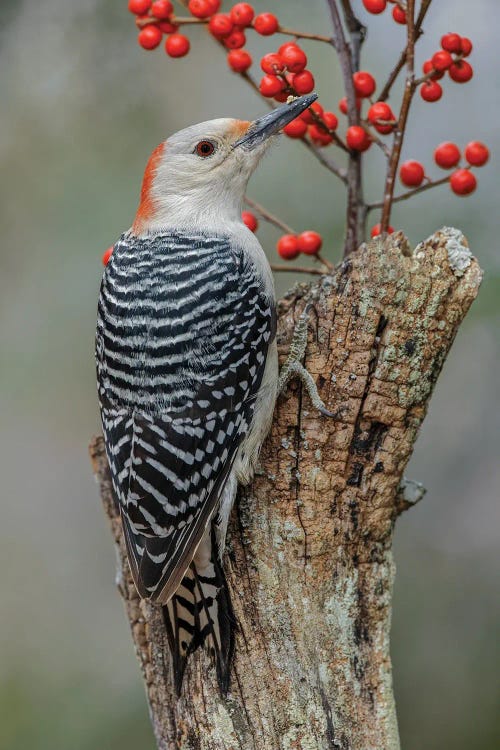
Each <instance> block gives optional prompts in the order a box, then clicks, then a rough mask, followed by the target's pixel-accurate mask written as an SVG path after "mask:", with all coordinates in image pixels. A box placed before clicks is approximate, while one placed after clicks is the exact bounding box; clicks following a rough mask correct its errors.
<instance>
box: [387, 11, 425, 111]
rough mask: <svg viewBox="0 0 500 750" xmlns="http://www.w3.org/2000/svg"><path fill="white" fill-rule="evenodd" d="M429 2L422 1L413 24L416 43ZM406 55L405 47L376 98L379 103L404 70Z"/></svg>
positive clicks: (388, 93) (389, 91) (421, 31)
mask: <svg viewBox="0 0 500 750" xmlns="http://www.w3.org/2000/svg"><path fill="white" fill-rule="evenodd" d="M431 2H432V0H422V5H421V6H420V12H419V14H418V18H417V20H416V22H415V41H417V39H419V38H420V37H421V36H422V34H423V30H422V24H423V22H424V19H425V16H426V14H427V11H428V10H429V6H430V4H431ZM406 54H407V47H405V48H404V50H403V51H402V52H401V55H400V57H399V60H398V62H397V63H396V66H395V67H394V69H393V70H392V71H391V73H390V75H389V78H388V79H387V83H386V84H385V86H384V88H383V89H382V91H381V92H380V94H379V96H378V101H379V102H385V101H386V100H387V99H388V98H389V95H390V93H391V89H392V87H393V85H394V82H395V81H396V78H397V77H398V75H399V74H400V72H401V70H402V69H403V68H404V64H405V62H406Z"/></svg>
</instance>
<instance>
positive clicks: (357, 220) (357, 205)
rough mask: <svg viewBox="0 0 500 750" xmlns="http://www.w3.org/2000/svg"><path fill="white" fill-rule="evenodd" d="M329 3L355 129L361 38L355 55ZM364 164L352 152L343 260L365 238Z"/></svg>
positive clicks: (329, 1) (331, 0) (333, 5)
mask: <svg viewBox="0 0 500 750" xmlns="http://www.w3.org/2000/svg"><path fill="white" fill-rule="evenodd" d="M326 2H327V5H328V8H329V10H330V15H331V18H332V25H333V39H334V42H335V49H336V50H337V53H338V56H339V62H340V68H341V70H342V77H343V80H344V88H345V92H346V98H347V112H348V116H349V124H350V125H354V124H356V123H358V122H359V112H358V108H357V103H356V92H355V90H354V83H353V77H352V76H353V73H354V70H355V68H354V62H356V61H358V60H359V49H360V46H361V38H360V37H359V40H358V46H357V47H356V52H354V54H352V50H351V49H350V48H349V45H348V44H347V41H346V38H345V34H344V29H343V26H342V20H341V18H340V14H339V10H338V7H337V3H336V1H335V0H326ZM346 5H347V6H349V3H347V4H345V5H344V10H346ZM353 18H354V17H353ZM351 23H353V25H354V26H356V28H357V25H356V24H355V22H354V21H351ZM353 49H354V45H353ZM361 163H362V157H361V154H359V153H354V152H351V153H350V154H349V162H348V168H347V211H346V238H345V243H344V257H346V256H347V255H349V254H350V253H352V252H354V251H355V250H356V249H357V247H358V245H359V243H360V242H361V240H362V238H363V236H364V218H365V215H366V212H365V210H364V200H363V184H362V173H361Z"/></svg>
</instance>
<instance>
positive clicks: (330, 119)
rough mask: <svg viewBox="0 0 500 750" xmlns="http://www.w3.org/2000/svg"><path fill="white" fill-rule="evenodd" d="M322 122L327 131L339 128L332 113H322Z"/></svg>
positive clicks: (337, 121) (335, 116) (337, 120)
mask: <svg viewBox="0 0 500 750" xmlns="http://www.w3.org/2000/svg"><path fill="white" fill-rule="evenodd" d="M322 120H323V122H324V124H325V125H326V127H327V128H328V130H337V128H338V126H339V119H338V117H337V115H336V114H335V113H334V112H323V117H322Z"/></svg>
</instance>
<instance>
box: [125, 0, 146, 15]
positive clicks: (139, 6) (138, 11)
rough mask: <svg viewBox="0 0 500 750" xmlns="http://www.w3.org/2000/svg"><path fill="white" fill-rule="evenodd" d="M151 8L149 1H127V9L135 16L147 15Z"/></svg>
mask: <svg viewBox="0 0 500 750" xmlns="http://www.w3.org/2000/svg"><path fill="white" fill-rule="evenodd" d="M150 7H151V0H128V9H129V11H130V12H131V13H135V15H136V16H142V15H143V14H144V13H147V12H148V10H149V9H150Z"/></svg>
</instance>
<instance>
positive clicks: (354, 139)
mask: <svg viewBox="0 0 500 750" xmlns="http://www.w3.org/2000/svg"><path fill="white" fill-rule="evenodd" d="M346 142H347V145H348V146H349V148H350V149H352V150H353V151H366V150H367V149H368V148H370V146H371V145H372V141H371V138H370V136H369V135H368V133H367V132H366V130H365V129H364V128H362V127H361V125H351V127H350V128H347V132H346Z"/></svg>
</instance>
